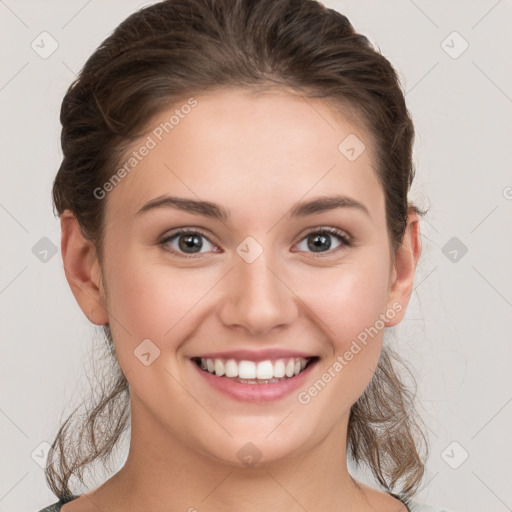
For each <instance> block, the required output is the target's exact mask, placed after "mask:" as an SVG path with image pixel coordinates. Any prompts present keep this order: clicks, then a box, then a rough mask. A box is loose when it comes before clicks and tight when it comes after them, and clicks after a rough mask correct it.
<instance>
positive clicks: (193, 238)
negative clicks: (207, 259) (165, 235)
mask: <svg viewBox="0 0 512 512" xmlns="http://www.w3.org/2000/svg"><path fill="white" fill-rule="evenodd" d="M179 245H180V249H183V250H187V249H193V250H192V252H198V251H199V250H201V247H202V245H203V244H202V242H201V237H199V236H197V235H183V236H181V237H180V243H179Z"/></svg>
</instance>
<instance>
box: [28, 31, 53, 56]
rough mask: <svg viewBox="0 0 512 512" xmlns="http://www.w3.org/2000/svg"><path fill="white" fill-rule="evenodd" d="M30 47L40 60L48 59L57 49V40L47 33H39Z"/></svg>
mask: <svg viewBox="0 0 512 512" xmlns="http://www.w3.org/2000/svg"><path fill="white" fill-rule="evenodd" d="M30 47H31V48H32V50H34V51H35V52H36V53H37V55H39V57H41V59H47V58H48V57H50V56H51V55H52V54H53V53H54V52H55V51H56V50H57V48H58V47H59V43H58V42H57V40H56V39H55V38H54V37H53V36H52V35H51V34H49V33H48V32H46V31H44V32H41V33H40V34H39V35H38V36H36V38H35V39H34V40H33V41H32V42H31V43H30Z"/></svg>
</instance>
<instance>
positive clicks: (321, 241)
mask: <svg viewBox="0 0 512 512" xmlns="http://www.w3.org/2000/svg"><path fill="white" fill-rule="evenodd" d="M309 240H310V241H311V240H312V244H311V245H310V246H309V248H310V249H311V250H313V251H314V252H321V251H322V249H325V250H329V248H330V247H331V240H330V238H329V237H328V236H326V235H312V236H310V237H309Z"/></svg>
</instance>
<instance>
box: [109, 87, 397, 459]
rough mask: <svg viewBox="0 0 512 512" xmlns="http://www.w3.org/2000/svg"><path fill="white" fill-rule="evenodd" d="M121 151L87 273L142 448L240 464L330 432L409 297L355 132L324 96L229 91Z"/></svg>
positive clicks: (344, 415)
mask: <svg viewBox="0 0 512 512" xmlns="http://www.w3.org/2000/svg"><path fill="white" fill-rule="evenodd" d="M185 105H189V107H186V106H185ZM176 111H177V112H176ZM173 115H174V117H173V118H172V119H171V116H173ZM166 123H167V124H166ZM356 137H357V138H356ZM362 143H364V144H365V145H366V149H364V147H363V146H362ZM340 144H341V146H340ZM143 146H144V147H146V149H145V150H144V149H141V148H142V147H143ZM133 151H135V152H136V154H133V153H132V152H133ZM129 153H130V154H129V155H128V156H127V158H126V163H127V166H126V167H125V171H126V170H127V169H129V172H125V173H122V172H121V173H119V174H118V177H121V178H122V179H121V180H120V181H119V180H117V181H119V183H117V184H116V185H115V186H112V187H109V185H107V186H106V187H105V190H108V189H110V188H112V189H111V190H110V191H109V192H108V193H107V194H106V197H105V198H104V199H99V201H101V200H103V201H106V227H105V259H104V262H103V266H102V269H101V270H102V275H103V281H104V283H105V287H106V291H107V296H105V297H103V300H104V304H105V309H106V311H108V313H107V315H108V322H109V324H110V328H111V330H112V334H113V337H114V341H115V348H116V351H117V355H118V358H119V363H120V365H121V367H122V369H123V371H124V373H125V375H126V378H127V380H128V381H129V384H130V393H131V400H132V415H133V416H132V429H134V432H135V435H139V434H137V432H139V433H140V436H141V438H140V439H141V441H140V442H141V443H142V442H143V443H145V444H149V445H151V443H158V445H159V446H160V448H159V449H161V450H162V451H165V450H166V446H167V445H166V444H165V440H166V439H167V440H171V439H172V440H174V441H175V442H179V444H180V445H181V446H185V447H187V448H188V449H191V450H194V451H196V452H199V453H201V454H203V455H206V456H208V457H209V458H212V459H215V460H220V461H224V462H228V463H231V464H237V465H240V466H241V465H251V464H253V463H254V462H255V461H256V460H258V459H259V461H260V462H262V463H264V462H269V461H272V460H276V459H279V458H281V457H285V456H288V457H290V456H295V455H297V456H298V455H301V454H302V453H304V452H306V451H308V450H311V448H312V447H314V446H316V445H318V444H319V443H321V442H323V441H325V440H326V439H334V438H335V437H336V438H337V441H336V442H337V443H342V441H341V439H342V436H343V435H344V433H345V428H346V423H347V421H348V415H349V412H350V407H351V406H352V404H353V403H354V402H355V401H356V400H357V398H358V397H359V396H360V395H361V394H362V393H363V391H364V389H365V388H366V386H367V385H368V383H369V381H370V379H371V377H372V375H373V372H374V370H375V367H376V365H377V362H378V359H379V355H380V352H381V345H382V335H383V332H384V326H389V325H394V324H396V323H397V322H398V321H400V319H401V317H402V316H403V313H404V309H405V306H406V304H402V303H400V302H399V301H397V295H396V294H395V293H393V282H394V279H395V276H396V273H395V267H394V264H393V260H392V256H393V254H392V251H391V249H390V239H389V237H388V233H387V229H386V217H385V205H384V194H383V189H382V187H381V185H380V183H379V181H378V179H377V176H376V173H375V170H374V168H373V167H372V158H373V157H372V154H371V148H370V146H369V141H368V139H367V134H366V133H364V132H362V131H361V129H360V128H359V127H358V126H356V125H354V124H352V123H350V122H349V121H348V120H347V119H345V118H344V117H342V116H341V115H339V114H334V113H333V111H332V110H330V109H329V108H328V106H327V105H326V104H325V103H323V102H322V101H321V100H312V99H307V100H306V99H303V98H301V97H299V96H294V95H291V94H288V93H286V92H272V93H263V94H261V93H259V94H256V93H254V92H247V91H243V90H240V89H229V90H219V91H215V92H210V93H208V94H203V95H197V96H195V97H194V100H190V101H189V102H188V103H187V100H184V101H183V102H182V103H180V104H176V105H174V106H173V107H172V108H170V109H169V110H168V111H166V112H163V113H161V114H159V115H158V116H157V117H155V118H154V119H153V121H152V123H150V126H149V129H148V131H147V133H146V134H145V135H144V137H142V138H141V139H140V141H138V142H137V143H135V144H133V146H132V148H131V151H130V152H129ZM130 157H131V158H132V159H133V160H131V161H130V160H129V158H130ZM124 163H125V162H123V164H124ZM123 164H122V165H123ZM120 167H121V166H120ZM123 175H124V176H123ZM112 183H114V181H113V182H112ZM99 195H100V194H99ZM171 198H175V200H174V199H173V200H171ZM328 198H333V199H332V200H331V201H330V202H328V203H326V205H327V206H326V205H325V204H324V205H323V203H316V202H315V201H318V200H324V201H326V200H327V199H328ZM180 201H181V202H180ZM309 203H311V205H310V206H309V207H308V206H307V205H308V204H309ZM322 205H323V206H322ZM221 214H222V215H221ZM325 229H328V230H331V231H330V232H326V231H325ZM178 230H186V231H187V233H189V234H181V235H180V234H176V233H177V231H178ZM400 311H401V312H400ZM201 358H203V366H205V364H206V366H207V368H206V369H201V368H200V366H201ZM207 359H209V360H210V361H206V360H207ZM216 360H217V361H216ZM290 360H291V361H292V362H291V363H290ZM228 361H229V362H228ZM241 361H244V362H242V363H241ZM306 363H308V365H307V366H306V367H305V368H304V370H303V371H302V372H301V373H299V374H298V375H296V376H293V377H289V376H287V374H288V375H293V372H295V371H297V369H298V368H301V366H302V367H303V366H304V364H306ZM208 367H209V368H208ZM208 370H210V372H209V371H208ZM214 371H218V372H219V373H222V372H223V371H224V372H227V371H229V372H238V374H239V375H240V376H241V377H243V378H244V381H245V382H238V380H240V377H239V378H238V379H237V378H235V377H229V378H228V377H226V375H225V374H224V375H223V376H220V375H214V374H213V373H211V372H214ZM254 372H256V373H254ZM283 372H285V375H284V376H282V374H283ZM229 374H230V375H234V373H229ZM258 376H259V377H261V378H260V379H258V380H257V381H255V380H254V378H255V377H256V378H257V377H258ZM276 376H277V377H276ZM275 378H278V381H277V382H272V379H275ZM268 380H270V382H267V381H268ZM260 381H263V383H261V382H260ZM254 382H256V383H254ZM264 382H267V383H264ZM135 426H137V428H135ZM345 434H346V433H345ZM142 439H144V441H142ZM132 442H133V441H132ZM249 443H251V444H249Z"/></svg>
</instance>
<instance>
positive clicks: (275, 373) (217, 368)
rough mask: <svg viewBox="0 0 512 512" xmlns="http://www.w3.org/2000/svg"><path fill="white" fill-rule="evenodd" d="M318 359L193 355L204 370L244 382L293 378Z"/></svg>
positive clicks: (194, 359)
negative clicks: (257, 359) (236, 357)
mask: <svg viewBox="0 0 512 512" xmlns="http://www.w3.org/2000/svg"><path fill="white" fill-rule="evenodd" d="M317 360H318V357H317V356H313V357H286V358H279V359H274V360H272V359H266V360H264V361H252V360H247V359H242V360H236V359H225V358H210V357H193V358H192V361H193V362H194V363H195V364H196V365H197V366H198V367H199V368H200V369H201V370H202V371H204V372H207V373H209V374H211V375H215V376H217V377H223V378H225V379H229V380H231V381H234V382H240V383H242V384H260V385H261V384H275V383H278V382H282V381H285V380H288V379H292V378H294V377H296V376H297V375H299V374H300V373H302V372H303V371H304V370H305V369H306V368H308V367H309V366H310V365H311V364H313V363H314V362H316V361H317Z"/></svg>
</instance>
